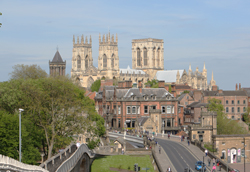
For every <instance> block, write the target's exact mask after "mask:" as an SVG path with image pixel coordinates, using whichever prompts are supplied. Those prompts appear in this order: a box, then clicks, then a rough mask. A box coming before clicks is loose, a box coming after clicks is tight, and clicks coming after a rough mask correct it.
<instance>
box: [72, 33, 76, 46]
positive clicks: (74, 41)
mask: <svg viewBox="0 0 250 172" xmlns="http://www.w3.org/2000/svg"><path fill="white" fill-rule="evenodd" d="M75 43H76V40H75V35H73V45H74V44H75Z"/></svg>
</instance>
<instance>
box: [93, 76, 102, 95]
mask: <svg viewBox="0 0 250 172" xmlns="http://www.w3.org/2000/svg"><path fill="white" fill-rule="evenodd" d="M100 86H101V80H100V79H98V80H96V81H95V82H93V84H92V85H91V91H92V92H94V91H96V92H97V91H99V88H100Z"/></svg>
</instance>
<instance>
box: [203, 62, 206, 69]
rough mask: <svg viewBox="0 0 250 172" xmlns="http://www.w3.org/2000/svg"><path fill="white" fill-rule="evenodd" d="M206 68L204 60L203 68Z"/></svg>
mask: <svg viewBox="0 0 250 172" xmlns="http://www.w3.org/2000/svg"><path fill="white" fill-rule="evenodd" d="M205 69H206V66H205V62H204V66H203V70H205Z"/></svg>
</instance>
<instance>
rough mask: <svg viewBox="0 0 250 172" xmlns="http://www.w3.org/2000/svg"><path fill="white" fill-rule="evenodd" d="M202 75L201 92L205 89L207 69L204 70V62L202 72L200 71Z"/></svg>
mask: <svg viewBox="0 0 250 172" xmlns="http://www.w3.org/2000/svg"><path fill="white" fill-rule="evenodd" d="M202 75H203V77H204V80H203V84H202V86H203V88H202V89H203V90H205V89H207V69H206V66H205V62H204V66H203V71H202Z"/></svg>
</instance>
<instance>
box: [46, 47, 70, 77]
mask: <svg viewBox="0 0 250 172" xmlns="http://www.w3.org/2000/svg"><path fill="white" fill-rule="evenodd" d="M49 69H50V70H49V73H50V76H65V69H66V60H65V61H63V60H62V57H61V55H60V53H59V51H58V50H57V51H56V54H55V56H54V58H53V60H52V61H49Z"/></svg>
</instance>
